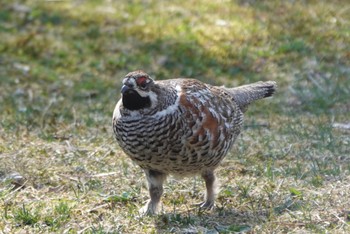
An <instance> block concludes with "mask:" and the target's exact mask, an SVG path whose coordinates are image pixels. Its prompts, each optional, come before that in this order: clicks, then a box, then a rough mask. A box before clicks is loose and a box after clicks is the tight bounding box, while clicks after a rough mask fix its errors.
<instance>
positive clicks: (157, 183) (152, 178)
mask: <svg viewBox="0 0 350 234" xmlns="http://www.w3.org/2000/svg"><path fill="white" fill-rule="evenodd" d="M145 174H146V177H147V181H148V190H149V195H150V197H151V199H150V200H149V201H148V202H147V204H146V205H145V206H144V207H143V208H141V210H140V213H142V214H147V215H152V214H156V213H157V211H158V206H159V203H160V198H161V196H162V194H163V183H164V181H165V180H166V177H167V175H166V174H164V173H161V172H158V171H153V170H145Z"/></svg>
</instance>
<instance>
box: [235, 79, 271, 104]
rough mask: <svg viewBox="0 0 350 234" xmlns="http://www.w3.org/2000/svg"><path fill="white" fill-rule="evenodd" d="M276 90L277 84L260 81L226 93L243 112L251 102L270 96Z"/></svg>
mask: <svg viewBox="0 0 350 234" xmlns="http://www.w3.org/2000/svg"><path fill="white" fill-rule="evenodd" d="M276 88H277V84H276V82H275V81H266V82H262V81H260V82H256V83H253V84H248V85H242V86H239V87H236V88H228V91H229V93H230V94H231V95H232V96H233V99H234V100H235V102H236V103H237V104H238V106H239V107H240V108H241V110H242V111H245V110H246V109H247V107H248V105H249V104H250V103H252V102H253V101H255V100H259V99H262V98H266V97H270V96H272V95H273V94H274V92H275V91H276Z"/></svg>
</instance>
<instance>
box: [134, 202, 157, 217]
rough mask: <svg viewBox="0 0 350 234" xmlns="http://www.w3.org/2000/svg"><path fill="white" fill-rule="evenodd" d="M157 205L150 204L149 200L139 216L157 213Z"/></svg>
mask: <svg viewBox="0 0 350 234" xmlns="http://www.w3.org/2000/svg"><path fill="white" fill-rule="evenodd" d="M158 205H159V203H155V202H152V201H151V200H149V201H148V202H147V203H146V205H144V206H143V207H142V208H141V209H140V210H139V213H140V214H141V215H148V216H152V215H155V214H157V213H158Z"/></svg>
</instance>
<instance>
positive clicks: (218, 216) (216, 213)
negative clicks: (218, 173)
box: [154, 208, 282, 233]
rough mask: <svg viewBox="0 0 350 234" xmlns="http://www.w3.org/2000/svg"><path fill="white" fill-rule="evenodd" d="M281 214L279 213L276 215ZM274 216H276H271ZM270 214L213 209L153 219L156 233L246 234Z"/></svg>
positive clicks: (266, 212) (262, 211) (171, 213)
mask: <svg viewBox="0 0 350 234" xmlns="http://www.w3.org/2000/svg"><path fill="white" fill-rule="evenodd" d="M280 214H282V212H279V213H278V214H277V215H280ZM273 215H276V214H273ZM270 216H271V212H269V211H267V210H266V209H261V210H255V211H242V210H236V209H233V208H232V209H229V208H215V209H214V210H212V211H201V210H200V209H198V208H196V209H192V210H189V211H183V212H170V213H165V214H161V215H158V216H157V217H155V220H154V223H155V227H156V229H157V232H158V233H163V232H164V231H171V232H175V233H212V232H213V233H216V232H219V233H232V232H247V231H249V230H251V229H253V228H254V226H256V225H262V224H263V223H265V222H267V221H268V219H269V217H270Z"/></svg>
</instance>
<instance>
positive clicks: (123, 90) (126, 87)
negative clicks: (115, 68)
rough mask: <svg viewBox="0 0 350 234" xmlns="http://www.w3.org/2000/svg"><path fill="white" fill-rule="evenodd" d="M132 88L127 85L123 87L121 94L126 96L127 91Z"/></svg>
mask: <svg viewBox="0 0 350 234" xmlns="http://www.w3.org/2000/svg"><path fill="white" fill-rule="evenodd" d="M129 89H130V88H129V87H128V86H127V85H123V87H122V89H121V91H120V92H121V93H122V94H124V93H125V92H126V91H128V90H129Z"/></svg>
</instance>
